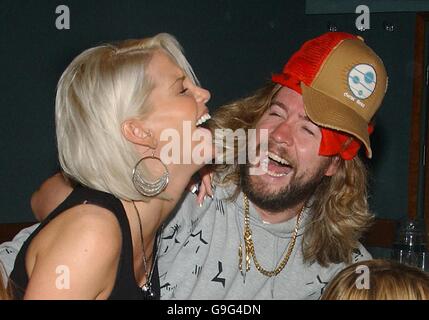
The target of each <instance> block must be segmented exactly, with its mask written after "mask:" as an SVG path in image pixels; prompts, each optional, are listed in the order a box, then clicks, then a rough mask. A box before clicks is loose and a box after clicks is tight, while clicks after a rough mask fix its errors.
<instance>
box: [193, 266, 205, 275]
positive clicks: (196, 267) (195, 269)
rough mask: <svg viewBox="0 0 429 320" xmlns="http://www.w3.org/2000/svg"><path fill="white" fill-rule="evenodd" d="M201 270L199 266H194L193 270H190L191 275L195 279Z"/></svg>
mask: <svg viewBox="0 0 429 320" xmlns="http://www.w3.org/2000/svg"><path fill="white" fill-rule="evenodd" d="M202 268H203V266H199V265H197V264H196V265H195V267H194V270H192V274H194V275H196V276H197V277H198V276H199V275H200V273H201V269H202Z"/></svg>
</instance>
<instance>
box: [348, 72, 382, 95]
mask: <svg viewBox="0 0 429 320" xmlns="http://www.w3.org/2000/svg"><path fill="white" fill-rule="evenodd" d="M348 79H349V88H350V90H351V92H352V93H353V95H354V96H355V97H356V98H358V99H367V98H369V97H370V96H371V95H372V94H373V92H374V90H375V84H376V82H377V74H376V73H375V70H374V68H373V67H372V66H370V65H369V64H358V65H356V66H354V67H353V68H352V69H351V70H350V72H349V77H348Z"/></svg>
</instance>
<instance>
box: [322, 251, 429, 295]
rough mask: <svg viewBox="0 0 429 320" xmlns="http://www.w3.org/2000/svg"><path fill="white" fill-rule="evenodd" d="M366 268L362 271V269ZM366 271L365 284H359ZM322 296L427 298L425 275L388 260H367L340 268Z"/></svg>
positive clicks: (427, 285)
mask: <svg viewBox="0 0 429 320" xmlns="http://www.w3.org/2000/svg"><path fill="white" fill-rule="evenodd" d="M365 269H366V271H365ZM362 272H367V276H368V279H367V281H368V283H367V287H359V286H358V285H357V284H359V283H360V281H362V275H363V273H362ZM321 299H322V300H429V275H428V274H426V273H425V272H423V271H421V270H420V269H417V268H414V267H410V266H407V265H404V264H400V263H397V262H394V261H388V260H380V259H379V260H369V261H361V262H358V263H355V264H352V265H350V266H348V267H347V268H345V269H344V270H342V271H340V272H339V273H338V274H337V275H336V276H335V277H334V278H333V279H332V280H331V281H330V283H329V285H328V286H327V287H326V289H325V290H324V292H323V295H322V297H321Z"/></svg>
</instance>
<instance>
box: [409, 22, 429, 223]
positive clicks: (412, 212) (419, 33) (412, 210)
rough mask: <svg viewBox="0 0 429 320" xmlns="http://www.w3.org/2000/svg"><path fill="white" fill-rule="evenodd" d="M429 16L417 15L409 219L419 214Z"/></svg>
mask: <svg viewBox="0 0 429 320" xmlns="http://www.w3.org/2000/svg"><path fill="white" fill-rule="evenodd" d="M428 19H429V15H428V14H417V15H416V34H415V41H414V43H415V46H414V79H413V102H412V110H411V132H410V144H409V148H410V149H409V154H410V160H409V169H408V217H409V218H411V219H413V218H415V217H416V214H417V200H418V199H417V195H418V185H419V168H420V166H419V161H420V148H419V146H420V139H421V137H420V123H421V122H420V118H421V105H422V103H423V100H422V99H423V85H424V82H425V79H424V78H425V72H424V69H425V68H424V31H425V30H424V29H425V20H428Z"/></svg>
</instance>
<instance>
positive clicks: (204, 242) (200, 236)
mask: <svg viewBox="0 0 429 320" xmlns="http://www.w3.org/2000/svg"><path fill="white" fill-rule="evenodd" d="M197 236H198V240H199V242H200V243H199V244H197V249H196V250H195V253H198V251H199V250H200V246H201V245H200V244H201V243H203V244H208V242H207V241H206V240H204V238H203V230H202V229H201V230H200V232H198V233H191V235H190V237H191V238H196V237H197ZM188 244H189V239H188V240H186V242H185V243H184V244H183V247H186V246H187V245H188Z"/></svg>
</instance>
